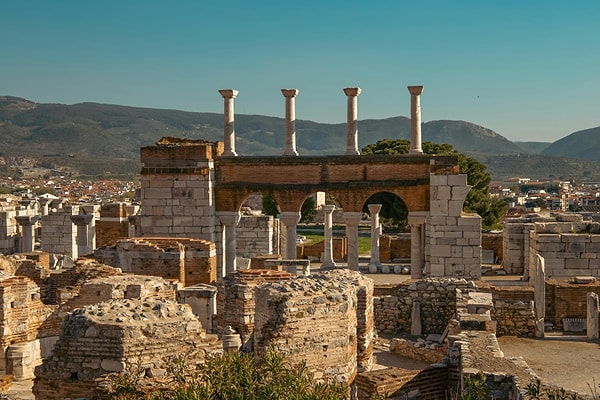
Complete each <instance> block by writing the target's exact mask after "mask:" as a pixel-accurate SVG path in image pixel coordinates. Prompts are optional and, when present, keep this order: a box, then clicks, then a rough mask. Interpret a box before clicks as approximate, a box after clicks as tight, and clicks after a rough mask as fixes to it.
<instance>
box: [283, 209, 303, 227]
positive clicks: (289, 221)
mask: <svg viewBox="0 0 600 400" xmlns="http://www.w3.org/2000/svg"><path fill="white" fill-rule="evenodd" d="M301 216H302V214H300V211H282V212H281V214H279V219H280V220H281V222H283V223H284V225H286V226H289V225H296V224H297V223H298V221H300V217H301Z"/></svg>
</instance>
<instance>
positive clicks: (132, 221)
mask: <svg viewBox="0 0 600 400" xmlns="http://www.w3.org/2000/svg"><path fill="white" fill-rule="evenodd" d="M141 219H142V216H141V215H138V214H136V215H130V216H129V217H127V221H129V229H128V235H129V237H139V236H140V222H141Z"/></svg>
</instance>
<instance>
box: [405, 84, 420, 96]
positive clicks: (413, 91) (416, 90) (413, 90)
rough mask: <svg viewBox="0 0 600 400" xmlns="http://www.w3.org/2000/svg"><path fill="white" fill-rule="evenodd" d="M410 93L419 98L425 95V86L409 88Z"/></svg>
mask: <svg viewBox="0 0 600 400" xmlns="http://www.w3.org/2000/svg"><path fill="white" fill-rule="evenodd" d="M408 91H409V92H410V94H411V95H413V96H418V95H420V94H421V93H423V86H409V87H408Z"/></svg>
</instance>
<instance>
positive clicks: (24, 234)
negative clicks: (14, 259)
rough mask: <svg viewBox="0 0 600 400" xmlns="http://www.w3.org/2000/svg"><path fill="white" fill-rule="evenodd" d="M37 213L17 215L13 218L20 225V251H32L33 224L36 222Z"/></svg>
mask: <svg viewBox="0 0 600 400" xmlns="http://www.w3.org/2000/svg"><path fill="white" fill-rule="evenodd" d="M38 219H39V216H37V215H19V216H17V217H15V220H16V221H17V223H18V224H19V225H21V252H22V253H31V252H32V251H33V225H34V224H35V223H36V222H37V220H38Z"/></svg>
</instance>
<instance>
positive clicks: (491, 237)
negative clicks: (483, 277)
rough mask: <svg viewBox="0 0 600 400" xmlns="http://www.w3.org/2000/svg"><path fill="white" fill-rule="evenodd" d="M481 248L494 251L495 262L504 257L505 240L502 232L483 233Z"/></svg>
mask: <svg viewBox="0 0 600 400" xmlns="http://www.w3.org/2000/svg"><path fill="white" fill-rule="evenodd" d="M481 248H482V249H484V250H492V251H493V252H494V263H496V262H497V261H500V262H502V260H503V259H504V240H503V235H502V233H482V234H481Z"/></svg>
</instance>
